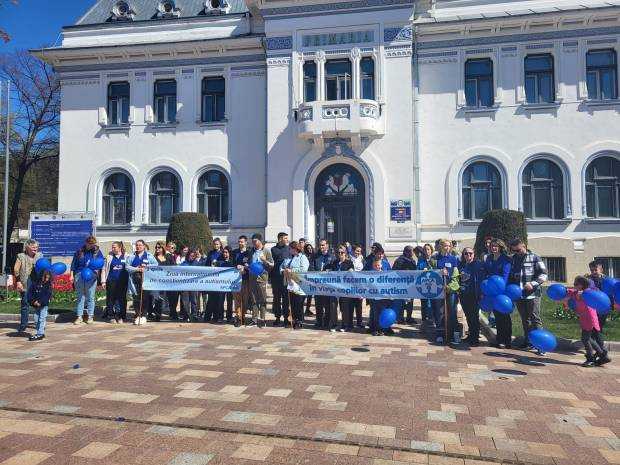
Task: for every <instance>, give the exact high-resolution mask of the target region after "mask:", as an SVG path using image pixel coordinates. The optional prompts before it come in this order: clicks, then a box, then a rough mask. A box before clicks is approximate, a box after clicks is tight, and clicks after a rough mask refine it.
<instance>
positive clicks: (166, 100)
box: [153, 79, 177, 123]
mask: <svg viewBox="0 0 620 465" xmlns="http://www.w3.org/2000/svg"><path fill="white" fill-rule="evenodd" d="M153 109H154V111H155V122H156V123H176V121H177V81H176V80H174V79H164V80H159V81H155V92H154V102H153Z"/></svg>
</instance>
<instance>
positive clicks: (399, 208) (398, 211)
mask: <svg viewBox="0 0 620 465" xmlns="http://www.w3.org/2000/svg"><path fill="white" fill-rule="evenodd" d="M390 221H396V222H397V223H405V222H407V221H411V200H392V201H390Z"/></svg>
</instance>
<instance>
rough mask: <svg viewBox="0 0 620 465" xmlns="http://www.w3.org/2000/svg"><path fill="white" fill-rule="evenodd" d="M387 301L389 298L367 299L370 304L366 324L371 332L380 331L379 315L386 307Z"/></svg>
mask: <svg viewBox="0 0 620 465" xmlns="http://www.w3.org/2000/svg"><path fill="white" fill-rule="evenodd" d="M389 302H390V301H389V300H368V303H369V305H370V316H369V318H368V326H369V328H370V332H371V333H374V332H376V331H381V327H380V326H379V317H380V316H381V312H382V311H383V310H384V309H386V308H387V307H388V305H389Z"/></svg>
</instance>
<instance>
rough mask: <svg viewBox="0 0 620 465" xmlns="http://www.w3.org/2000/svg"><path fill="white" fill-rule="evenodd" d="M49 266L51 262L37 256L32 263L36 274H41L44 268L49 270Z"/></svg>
mask: <svg viewBox="0 0 620 465" xmlns="http://www.w3.org/2000/svg"><path fill="white" fill-rule="evenodd" d="M51 267H52V264H51V263H50V261H49V260H48V259H47V258H39V259H38V260H37V262H36V263H35V264H34V270H35V271H36V272H37V274H41V273H43V272H44V271H45V270H49V269H50V268H51Z"/></svg>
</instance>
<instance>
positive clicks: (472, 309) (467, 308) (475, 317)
mask: <svg viewBox="0 0 620 465" xmlns="http://www.w3.org/2000/svg"><path fill="white" fill-rule="evenodd" d="M461 306H462V307H463V313H465V319H466V320H467V327H468V328H469V334H468V339H469V340H470V341H473V342H478V340H479V339H480V317H479V308H480V307H479V306H478V297H477V296H476V294H461Z"/></svg>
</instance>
